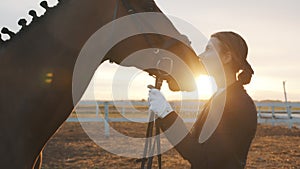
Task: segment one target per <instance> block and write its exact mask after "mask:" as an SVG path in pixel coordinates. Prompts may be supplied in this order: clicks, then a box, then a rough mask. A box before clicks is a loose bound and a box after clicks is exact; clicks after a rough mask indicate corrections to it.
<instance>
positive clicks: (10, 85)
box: [0, 0, 196, 169]
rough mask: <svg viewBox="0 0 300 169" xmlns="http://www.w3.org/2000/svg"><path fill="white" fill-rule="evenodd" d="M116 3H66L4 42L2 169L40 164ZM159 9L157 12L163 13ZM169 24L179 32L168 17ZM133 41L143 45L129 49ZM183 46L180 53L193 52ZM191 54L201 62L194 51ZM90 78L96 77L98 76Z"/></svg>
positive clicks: (136, 2) (134, 0)
mask: <svg viewBox="0 0 300 169" xmlns="http://www.w3.org/2000/svg"><path fill="white" fill-rule="evenodd" d="M148 1H149V0H148ZM129 2H130V3H131V5H132V6H134V8H135V9H136V10H137V12H145V3H146V1H145V0H131V1H129ZM150 2H152V3H154V2H153V1H152V0H151V1H150ZM116 5H117V4H116V1H112V0H105V1H104V0H103V1H99V0H84V1H78V0H64V1H60V2H59V4H58V5H57V6H56V7H55V8H49V9H47V12H46V13H45V15H44V16H43V17H41V18H38V19H37V18H35V19H36V20H35V21H33V22H32V23H31V24H30V25H29V26H28V27H26V28H23V29H21V31H20V32H19V33H18V34H16V35H15V37H12V38H11V40H10V41H8V42H3V43H1V44H0V45H1V47H0V60H1V62H0V69H1V71H0V77H1V81H0V93H1V94H0V116H1V122H0V130H1V132H0V168H12V169H19V168H25V169H30V168H33V167H34V166H35V162H36V160H37V159H38V157H39V154H40V152H41V150H42V149H43V147H44V145H45V144H46V143H47V141H48V140H49V139H50V137H51V136H52V135H53V134H54V133H55V132H56V130H57V129H58V128H59V127H60V126H61V124H62V123H63V122H64V121H65V120H66V119H67V118H68V116H69V115H70V113H71V112H72V109H73V107H74V106H73V100H72V76H73V69H74V65H75V63H76V59H77V57H78V55H79V52H80V50H81V48H82V46H83V45H84V43H85V42H86V41H87V40H88V38H89V37H90V36H91V35H92V34H93V33H94V32H95V31H97V30H98V29H99V28H101V27H102V26H103V25H105V24H107V23H108V22H110V21H112V20H113V17H114V12H115V11H114V9H116ZM154 7H155V8H154V9H153V11H154V12H161V11H160V10H159V9H158V7H157V6H156V5H155V4H154ZM117 12H118V16H117V17H121V16H125V15H127V14H128V9H126V8H125V7H124V6H122V7H121V6H120V8H118V11H117ZM166 25H168V27H169V29H172V30H173V31H174V30H175V31H176V29H175V28H174V27H173V26H172V25H170V22H169V21H168V20H167V18H166ZM149 38H151V37H149ZM155 38H157V37H155ZM167 40H170V38H168V37H164V38H163V39H160V43H157V44H156V46H157V47H160V46H162V44H163V43H164V42H165V41H167ZM128 42H130V44H138V45H131V46H128V45H125V44H128ZM178 45H179V44H178ZM178 45H177V48H176V51H179V50H180V49H184V48H187V47H184V45H183V46H181V47H179V46H178ZM136 46H138V48H137V47H136ZM149 47H150V46H149V44H148V43H147V42H146V40H145V38H144V37H133V38H132V39H128V40H127V41H126V42H125V43H124V42H123V43H122V42H121V43H120V44H118V45H117V46H116V47H115V48H114V49H112V50H111V51H110V52H109V53H108V54H107V56H106V57H105V58H106V59H107V60H108V59H109V60H111V61H114V62H116V63H121V61H122V59H124V57H125V56H122V55H125V54H126V53H131V52H133V51H135V50H138V49H143V48H149ZM183 47H184V48H183ZM185 50H186V49H185ZM187 50H188V51H189V52H190V53H191V54H192V57H194V59H196V56H195V55H194V53H193V51H192V50H191V49H187ZM120 51H122V52H120ZM174 51H175V49H174ZM124 53H125V54H124ZM175 53H176V52H175ZM112 56H118V57H112ZM103 61H104V60H103ZM103 61H102V62H103ZM191 62H194V61H191ZM194 63H195V62H194ZM100 64H101V63H99V65H100ZM99 65H98V66H99ZM132 65H133V66H134V64H132ZM93 69H94V70H96V69H97V67H94V68H93ZM154 73H155V72H154ZM87 76H88V77H89V79H91V78H92V76H93V74H88V75H87ZM87 86H88V83H86V84H85V87H87ZM175 88H176V87H175ZM80 93H82V94H83V93H84V90H82V91H80ZM75 102H76V101H75ZM38 165H39V164H36V166H37V167H36V168H39V167H38Z"/></svg>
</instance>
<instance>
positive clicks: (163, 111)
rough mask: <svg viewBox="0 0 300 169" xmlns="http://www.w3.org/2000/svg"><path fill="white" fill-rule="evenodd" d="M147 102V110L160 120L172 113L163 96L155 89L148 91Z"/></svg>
mask: <svg viewBox="0 0 300 169" xmlns="http://www.w3.org/2000/svg"><path fill="white" fill-rule="evenodd" d="M148 102H149V110H150V111H152V112H154V113H155V114H156V115H157V116H158V117H160V118H164V117H166V116H167V115H168V114H170V113H171V112H172V111H173V109H172V107H171V105H170V104H169V103H168V102H167V100H166V98H165V97H164V95H163V94H162V93H161V92H160V91H159V90H157V89H155V88H152V89H150V90H149V98H148Z"/></svg>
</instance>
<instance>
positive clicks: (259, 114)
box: [258, 106, 261, 118]
mask: <svg viewBox="0 0 300 169" xmlns="http://www.w3.org/2000/svg"><path fill="white" fill-rule="evenodd" d="M258 118H261V106H258Z"/></svg>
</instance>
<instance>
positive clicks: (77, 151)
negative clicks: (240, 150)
mask: <svg viewBox="0 0 300 169" xmlns="http://www.w3.org/2000/svg"><path fill="white" fill-rule="evenodd" d="M112 125H113V126H114V128H117V129H118V130H119V131H120V132H122V133H126V135H130V136H136V137H142V136H143V135H145V133H144V132H145V131H146V125H139V124H135V123H114V124H112ZM136 125H139V126H136ZM137 129H138V130H139V132H135V131H136V130H137ZM162 159H163V168H164V169H177V168H178V169H189V168H190V166H189V164H188V162H186V161H185V160H183V159H182V158H181V157H180V155H179V154H178V153H177V152H176V151H175V150H174V149H172V150H170V151H168V152H166V153H164V154H163V158H162ZM154 161H155V162H156V159H154ZM155 166H156V164H155ZM139 167H140V163H137V162H136V159H132V158H125V157H119V156H117V155H114V154H111V153H109V152H107V151H105V150H103V149H101V148H100V147H99V146H98V145H97V144H95V143H94V142H93V141H92V140H91V139H90V138H89V137H88V136H87V135H86V134H85V132H84V131H83V129H82V128H81V126H80V123H65V124H64V125H63V126H62V127H61V129H60V130H59V131H58V132H57V133H56V134H55V136H54V137H53V138H52V139H51V140H50V141H49V142H48V144H47V146H46V148H45V150H44V159H43V167H42V168H43V169H138V168H139ZM154 168H157V167H154ZM246 168H247V169H252V168H259V169H260V168H272V169H281V168H282V169H300V130H299V129H296V128H293V129H291V130H290V129H288V128H286V127H279V126H276V127H272V126H266V125H263V126H262V125H259V126H258V129H257V134H256V138H255V139H254V141H253V144H252V146H251V150H250V152H249V155H248V161H247V167H246Z"/></svg>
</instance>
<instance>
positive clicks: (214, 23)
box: [0, 0, 300, 101]
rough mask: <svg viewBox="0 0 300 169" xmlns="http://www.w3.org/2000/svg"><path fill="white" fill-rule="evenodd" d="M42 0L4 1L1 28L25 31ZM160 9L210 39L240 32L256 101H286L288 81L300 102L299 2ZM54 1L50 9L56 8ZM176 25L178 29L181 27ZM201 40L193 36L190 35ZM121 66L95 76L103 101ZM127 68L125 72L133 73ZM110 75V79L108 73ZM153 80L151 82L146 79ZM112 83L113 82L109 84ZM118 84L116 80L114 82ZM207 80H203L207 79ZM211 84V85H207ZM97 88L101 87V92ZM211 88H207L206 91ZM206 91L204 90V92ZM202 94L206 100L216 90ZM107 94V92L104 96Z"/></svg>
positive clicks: (185, 4)
mask: <svg viewBox="0 0 300 169" xmlns="http://www.w3.org/2000/svg"><path fill="white" fill-rule="evenodd" d="M39 2H40V0H22V1H20V0H2V1H1V6H0V27H3V26H6V27H8V28H10V29H12V30H14V31H17V30H18V29H19V26H18V25H17V21H18V20H19V18H23V17H25V16H26V17H25V18H27V20H29V19H30V17H29V16H28V15H27V13H28V11H29V10H30V9H36V10H37V11H38V13H39V14H42V13H43V9H42V8H41V7H40V6H39V5H38V3H39ZM156 2H157V4H158V5H159V6H160V8H161V9H162V10H163V11H164V12H165V13H166V14H168V15H171V16H176V17H179V18H181V19H183V20H185V21H186V22H188V23H190V24H192V25H193V26H194V27H196V28H197V29H198V30H199V31H200V32H202V33H203V34H204V35H205V36H206V37H208V38H209V36H210V35H211V34H212V33H214V32H217V31H223V30H227V31H234V32H237V33H239V34H241V35H242V36H243V37H244V38H245V39H246V41H247V43H248V46H249V56H248V60H249V62H250V64H251V65H252V67H253V69H254V71H255V76H254V77H253V80H252V82H251V84H250V85H248V86H247V87H246V88H247V90H248V93H249V94H250V95H251V96H252V97H253V99H255V100H265V99H273V100H283V99H284V96H283V87H282V81H284V80H285V81H286V85H287V86H286V87H287V92H288V99H289V100H290V101H300V80H299V75H300V66H299V64H300V47H299V45H300V32H299V29H300V10H299V6H300V1H299V0H286V1H283V0H260V1H254V0H242V1H241V0H226V1H224V0H209V1H202V0H156ZM55 3H56V1H55V0H49V4H50V5H53V4H55ZM175 25H176V24H175ZM181 32H182V33H183V34H186V35H188V36H189V37H190V38H191V39H195V38H197V37H194V36H193V34H191V33H190V32H184V30H181ZM116 69H117V66H116V65H111V64H105V65H102V67H101V68H99V70H98V72H100V73H97V74H96V75H95V78H96V81H95V87H96V88H95V89H97V90H96V92H95V94H96V95H99V96H97V98H106V99H109V97H110V96H111V89H110V86H109V84H106V86H105V84H101V83H100V82H99V81H101V80H97V78H100V79H101V78H104V79H105V78H109V77H112V76H113V75H114V72H115V71H116ZM129 69H130V68H126V70H124V71H130V70H129ZM105 73H106V74H105ZM145 78H147V80H145ZM105 80H108V79H105ZM110 80H112V79H110ZM202 80H203V78H202ZM204 81H206V82H205V83H207V80H205V78H204ZM153 82H154V79H152V78H151V77H146V75H143V74H141V75H140V76H137V78H135V79H133V80H132V82H131V84H132V85H131V86H130V87H129V94H128V95H130V97H129V98H135V99H142V98H146V95H147V89H146V84H149V83H153ZM97 85H98V86H99V88H97ZM205 86H206V87H209V85H205V84H204V85H203V86H202V87H205ZM199 90H200V89H199ZM212 90H213V89H212V87H210V89H204V90H203V89H201V90H200V91H202V94H201V92H200V95H202V97H203V98H205V97H206V96H207V95H208V93H209V92H208V93H203V92H207V91H212ZM101 91H106V93H105V92H101ZM164 92H165V93H167V95H168V96H167V97H170V98H173V96H174V97H175V96H176V95H180V94H179V93H171V92H168V91H167V89H166V88H164Z"/></svg>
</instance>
